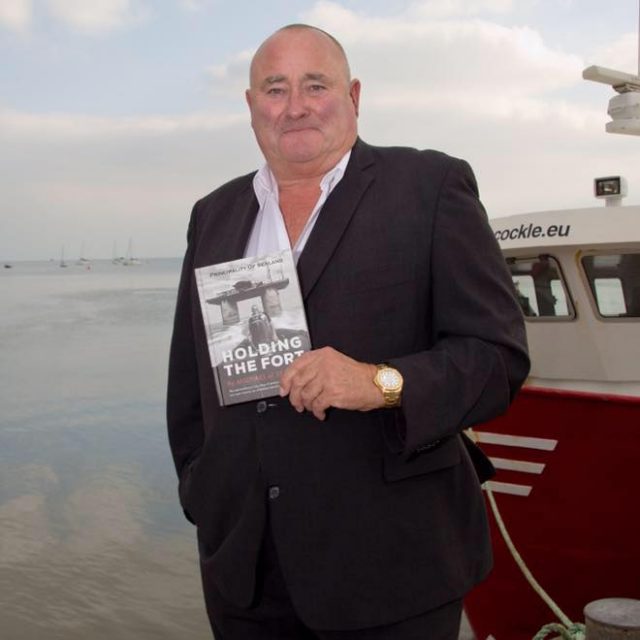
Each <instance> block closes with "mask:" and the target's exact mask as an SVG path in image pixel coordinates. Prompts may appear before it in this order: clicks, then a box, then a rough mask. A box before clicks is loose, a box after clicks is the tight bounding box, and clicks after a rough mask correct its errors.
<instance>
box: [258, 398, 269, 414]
mask: <svg viewBox="0 0 640 640" xmlns="http://www.w3.org/2000/svg"><path fill="white" fill-rule="evenodd" d="M266 410H267V403H266V402H265V401H264V400H260V402H258V403H257V404H256V411H257V412H258V413H264V412H265V411H266Z"/></svg>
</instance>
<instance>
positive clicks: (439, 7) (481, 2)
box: [408, 0, 513, 18]
mask: <svg viewBox="0 0 640 640" xmlns="http://www.w3.org/2000/svg"><path fill="white" fill-rule="evenodd" d="M512 8H513V0H423V1H422V2H415V3H414V4H413V5H411V6H410V7H409V9H408V13H409V14H410V15H414V16H415V17H422V18H443V17H449V16H473V15H477V14H482V13H508V12H509V11H511V10H512Z"/></svg>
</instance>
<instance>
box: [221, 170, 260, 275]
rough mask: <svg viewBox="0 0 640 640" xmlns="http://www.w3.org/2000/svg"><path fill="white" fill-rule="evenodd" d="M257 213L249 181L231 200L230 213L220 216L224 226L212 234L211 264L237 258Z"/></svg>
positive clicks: (245, 244) (256, 201) (240, 253)
mask: <svg viewBox="0 0 640 640" xmlns="http://www.w3.org/2000/svg"><path fill="white" fill-rule="evenodd" d="M257 213H258V200H257V198H256V196H255V193H254V191H253V182H251V181H249V183H248V185H247V187H246V188H245V189H244V191H243V192H242V193H241V194H240V195H239V196H238V197H237V198H236V199H235V200H234V201H233V206H232V209H231V214H230V215H229V214H228V213H225V214H224V215H223V216H221V220H222V221H224V226H222V227H219V229H220V230H219V232H217V233H216V234H215V236H214V238H215V242H214V243H212V247H211V248H212V254H213V256H212V257H213V260H212V262H213V264H217V263H219V262H227V261H229V260H238V259H239V258H242V257H244V251H245V249H246V246H247V242H248V240H249V235H250V234H251V229H253V225H254V222H255V219H256V214H257Z"/></svg>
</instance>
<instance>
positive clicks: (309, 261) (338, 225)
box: [298, 140, 374, 299]
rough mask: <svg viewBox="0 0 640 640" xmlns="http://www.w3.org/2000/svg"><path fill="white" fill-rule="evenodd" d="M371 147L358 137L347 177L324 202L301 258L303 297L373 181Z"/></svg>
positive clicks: (320, 271)
mask: <svg viewBox="0 0 640 640" xmlns="http://www.w3.org/2000/svg"><path fill="white" fill-rule="evenodd" d="M373 162H374V160H373V153H372V151H371V148H370V147H369V146H368V145H367V144H365V143H364V142H362V141H361V140H358V141H357V142H356V144H355V145H354V147H353V150H352V152H351V157H350V158H349V164H348V165H347V169H346V171H345V174H344V177H343V178H342V180H341V181H340V183H339V184H338V185H337V186H336V188H335V189H334V190H333V191H332V192H331V194H330V195H329V197H328V198H327V201H326V202H325V203H324V206H323V207H322V210H321V211H320V216H319V217H318V220H317V222H316V224H315V226H314V227H313V231H312V232H311V235H310V236H309V239H308V240H307V244H306V245H305V248H304V250H303V252H302V254H301V255H300V259H299V261H298V275H299V277H300V288H301V290H302V297H303V298H305V299H306V298H307V297H308V296H309V294H310V293H311V291H312V289H313V287H314V286H315V284H316V282H317V281H318V278H320V276H321V275H322V272H323V270H324V268H325V266H326V264H327V262H328V261H329V259H330V258H331V256H332V254H333V252H334V251H335V248H336V247H337V246H338V243H339V242H340V239H341V238H342V236H343V234H344V232H345V230H346V229H347V226H348V225H349V221H350V220H351V217H352V216H353V214H354V213H355V210H356V209H357V207H358V204H359V202H360V200H361V199H362V196H363V195H364V193H365V191H366V190H367V189H368V188H369V185H370V184H371V183H372V182H373V180H374V176H373V171H371V165H373Z"/></svg>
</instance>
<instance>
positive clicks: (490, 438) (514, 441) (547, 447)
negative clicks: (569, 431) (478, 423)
mask: <svg viewBox="0 0 640 640" xmlns="http://www.w3.org/2000/svg"><path fill="white" fill-rule="evenodd" d="M474 435H475V436H476V438H477V440H478V442H480V443H485V444H501V445H504V446H505V447H524V448H525V449H537V450H538V451H553V450H554V449H555V448H556V445H557V444H558V441H557V440H551V439H549V438H534V437H532V436H510V435H507V434H503V433H490V432H489V431H475V430H474Z"/></svg>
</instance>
